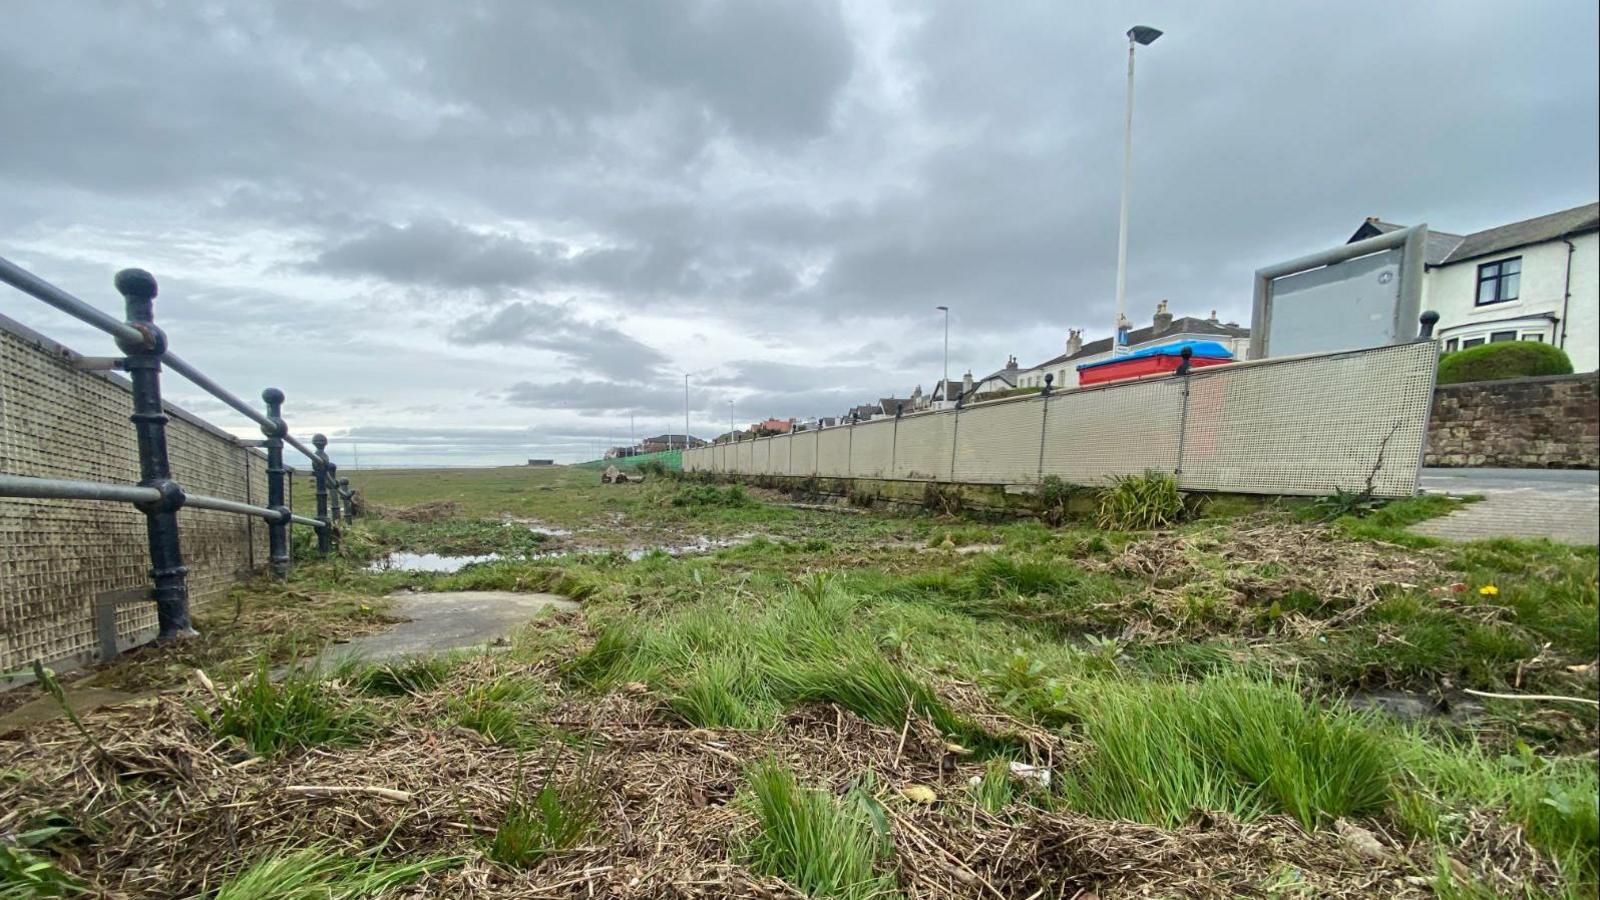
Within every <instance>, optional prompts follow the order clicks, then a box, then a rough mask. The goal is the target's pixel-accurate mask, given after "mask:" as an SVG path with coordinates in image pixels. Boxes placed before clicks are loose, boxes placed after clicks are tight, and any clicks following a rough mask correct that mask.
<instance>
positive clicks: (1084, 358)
mask: <svg viewBox="0 0 1600 900" xmlns="http://www.w3.org/2000/svg"><path fill="white" fill-rule="evenodd" d="M1175 341H1216V342H1217V343H1219V344H1221V345H1223V346H1224V347H1227V348H1228V349H1229V350H1232V351H1233V355H1234V358H1235V359H1244V358H1245V357H1246V356H1247V355H1248V353H1249V350H1250V329H1249V328H1247V327H1245V326H1242V325H1239V324H1238V323H1236V322H1227V323H1223V322H1219V321H1218V320H1217V313H1216V311H1215V310H1212V312H1211V317H1210V318H1209V319H1198V318H1195V317H1194V316H1183V317H1182V318H1173V316H1172V313H1170V312H1168V311H1167V301H1165V300H1163V301H1161V303H1160V304H1158V305H1157V306H1156V313H1155V315H1154V316H1153V317H1152V318H1151V322H1150V325H1149V326H1147V327H1145V328H1135V329H1133V330H1132V331H1130V332H1129V333H1128V349H1130V350H1140V349H1143V348H1145V347H1155V346H1158V345H1161V344H1171V343H1173V342H1175ZM1066 351H1067V352H1065V353H1063V354H1061V355H1060V356H1057V357H1054V358H1052V359H1047V360H1045V361H1044V362H1042V363H1039V364H1038V365H1036V366H1033V367H1032V368H1028V369H1022V370H1020V371H1019V372H1017V374H1016V376H1015V377H1016V386H1017V387H1044V376H1045V375H1053V376H1055V380H1054V381H1052V382H1051V387H1052V388H1053V389H1054V390H1063V389H1066V388H1075V387H1077V386H1078V366H1081V365H1083V364H1085V363H1092V362H1099V361H1100V360H1102V359H1109V358H1110V356H1111V338H1101V339H1100V340H1098V341H1090V342H1089V343H1087V344H1085V343H1084V342H1083V332H1082V331H1079V330H1078V329H1076V328H1074V329H1071V330H1070V331H1068V332H1067V346H1066Z"/></svg>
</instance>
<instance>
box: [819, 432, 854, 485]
mask: <svg viewBox="0 0 1600 900" xmlns="http://www.w3.org/2000/svg"><path fill="white" fill-rule="evenodd" d="M817 474H818V475H823V476H826V477H829V478H845V477H848V476H849V475H850V428H849V426H844V427H840V428H824V429H823V430H821V431H819V432H817Z"/></svg>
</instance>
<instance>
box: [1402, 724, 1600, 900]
mask: <svg viewBox="0 0 1600 900" xmlns="http://www.w3.org/2000/svg"><path fill="white" fill-rule="evenodd" d="M1390 746H1391V747H1392V752H1393V753H1394V755H1395V758H1396V760H1397V763H1398V765H1399V767H1400V769H1401V771H1403V772H1404V773H1405V777H1404V779H1403V782H1402V783H1403V790H1402V797H1403V799H1404V801H1405V802H1402V803H1400V804H1399V805H1398V811H1399V813H1400V819H1401V821H1402V822H1403V823H1404V824H1405V825H1406V826H1407V827H1409V828H1410V829H1411V830H1412V831H1414V832H1416V833H1418V834H1422V835H1425V836H1427V837H1429V838H1432V839H1435V840H1443V841H1446V842H1448V841H1451V840H1455V839H1458V838H1460V837H1461V829H1462V828H1463V827H1464V825H1463V823H1464V815H1463V813H1465V812H1466V811H1467V810H1468V809H1471V808H1474V807H1476V808H1479V809H1496V810H1503V811H1504V812H1505V814H1506V815H1507V816H1508V817H1509V818H1510V819H1511V820H1512V821H1514V822H1516V823H1517V824H1519V825H1521V826H1522V827H1523V828H1524V829H1526V831H1527V834H1528V839H1529V841H1530V842H1531V843H1533V845H1534V846H1536V847H1538V848H1540V849H1541V850H1544V851H1545V852H1547V853H1549V854H1551V855H1552V856H1553V857H1554V858H1555V859H1556V861H1557V862H1558V863H1559V864H1560V865H1561V867H1562V870H1563V872H1564V873H1565V874H1566V875H1567V877H1568V878H1569V880H1570V881H1572V882H1573V883H1574V884H1581V885H1587V886H1589V887H1590V888H1591V890H1590V896H1593V888H1595V887H1600V769H1597V767H1596V765H1595V762H1594V760H1593V759H1592V758H1583V757H1565V758H1559V759H1552V758H1548V757H1540V756H1538V755H1536V754H1534V753H1533V752H1532V751H1531V750H1530V749H1528V748H1527V747H1526V746H1524V747H1521V748H1519V749H1518V750H1517V751H1515V752H1512V753H1507V754H1498V755H1497V754H1495V753H1493V752H1491V751H1489V750H1488V749H1486V748H1485V747H1483V746H1482V745H1481V744H1476V743H1469V742H1454V741H1449V740H1443V741H1441V740H1439V739H1437V738H1435V737H1431V736H1429V735H1426V734H1424V733H1422V732H1419V731H1409V732H1405V733H1403V734H1400V735H1397V736H1395V737H1394V739H1393V740H1392V741H1391V744H1390Z"/></svg>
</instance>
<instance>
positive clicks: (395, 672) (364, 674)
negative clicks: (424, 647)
mask: <svg viewBox="0 0 1600 900" xmlns="http://www.w3.org/2000/svg"><path fill="white" fill-rule="evenodd" d="M352 668H353V671H351V672H350V673H349V674H348V675H347V676H345V677H348V678H349V680H350V684H351V686H352V687H353V688H355V689H356V690H357V691H359V692H361V693H363V694H377V695H379V696H387V697H399V696H404V695H406V694H425V693H427V692H428V691H431V690H433V689H434V688H436V687H438V686H439V685H441V684H443V683H444V680H445V679H446V678H448V677H450V672H451V670H452V669H454V668H455V665H454V663H453V662H452V661H451V660H449V659H446V658H443V657H438V656H419V657H413V658H410V659H404V660H399V661H396V662H387V663H378V664H376V665H361V664H359V663H358V664H355V665H354V666H353V667H352ZM341 674H343V673H341Z"/></svg>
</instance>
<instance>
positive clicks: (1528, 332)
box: [1350, 203, 1600, 372]
mask: <svg viewBox="0 0 1600 900" xmlns="http://www.w3.org/2000/svg"><path fill="white" fill-rule="evenodd" d="M1400 227H1402V226H1399V225H1395V224H1392V223H1389V222H1384V221H1381V220H1379V219H1377V218H1376V217H1374V218H1369V219H1367V221H1366V222H1365V223H1363V224H1362V226H1361V227H1360V228H1358V229H1356V232H1355V234H1353V235H1351V236H1350V240H1351V241H1358V240H1363V239H1365V238H1369V237H1375V236H1377V235H1380V234H1383V233H1385V232H1388V231H1393V230H1395V229H1397V228H1400ZM1425 256H1426V259H1425V262H1426V263H1427V266H1426V273H1427V274H1426V276H1425V277H1424V278H1423V282H1422V308H1423V309H1431V310H1434V311H1435V312H1437V313H1438V314H1439V324H1438V326H1437V327H1436V328H1435V331H1434V334H1435V336H1436V337H1438V338H1439V339H1440V340H1441V341H1443V342H1444V349H1445V350H1446V351H1450V350H1459V349H1464V348H1466V347H1475V346H1477V345H1479V344H1484V343H1493V342H1497V341H1519V340H1520V341H1544V342H1547V343H1553V344H1555V345H1556V346H1557V347H1560V348H1562V349H1563V350H1565V351H1566V352H1567V356H1568V357H1569V358H1570V359H1571V360H1572V368H1573V371H1576V372H1592V371H1594V370H1595V369H1597V368H1600V203H1590V204H1588V205H1586V206H1579V207H1576V208H1574V209H1569V210H1565V211H1562V212H1558V213H1551V214H1550V215H1547V216H1539V217H1538V218H1534V219H1527V220H1524V221H1521V222H1513V223H1511V224H1509V225H1501V226H1499V227H1498V228H1490V229H1488V230H1485V231H1479V232H1477V233H1475V234H1468V235H1458V234H1450V233H1447V232H1442V231H1432V230H1430V231H1429V232H1428V244H1427V250H1426V252H1425Z"/></svg>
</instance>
